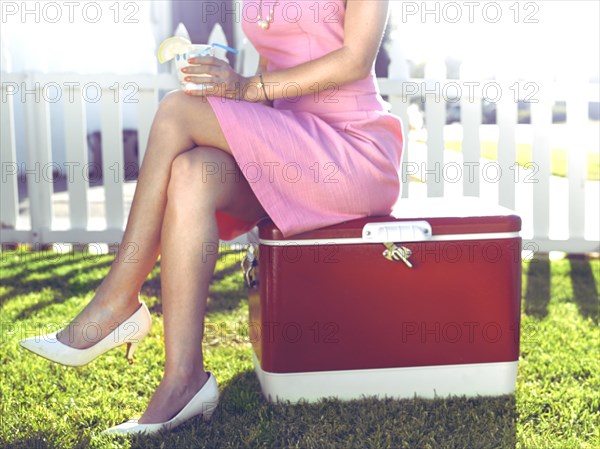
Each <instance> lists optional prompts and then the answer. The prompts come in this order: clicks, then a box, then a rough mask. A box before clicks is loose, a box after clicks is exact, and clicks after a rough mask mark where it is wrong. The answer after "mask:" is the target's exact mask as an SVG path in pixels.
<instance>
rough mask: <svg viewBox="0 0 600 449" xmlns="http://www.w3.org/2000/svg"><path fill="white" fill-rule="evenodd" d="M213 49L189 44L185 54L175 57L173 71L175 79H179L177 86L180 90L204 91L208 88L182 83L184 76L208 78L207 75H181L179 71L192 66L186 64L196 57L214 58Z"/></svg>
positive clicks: (209, 46) (207, 46)
mask: <svg viewBox="0 0 600 449" xmlns="http://www.w3.org/2000/svg"><path fill="white" fill-rule="evenodd" d="M214 54H215V52H214V48H213V46H212V45H206V44H191V45H188V47H187V49H186V51H185V53H179V54H177V55H175V69H176V70H177V77H178V78H179V84H180V86H181V89H183V90H204V89H206V88H207V87H208V86H205V85H202V84H196V83H190V82H186V81H184V78H185V77H186V76H194V77H202V76H206V77H210V75H208V74H201V73H194V74H192V75H190V74H189V73H183V72H182V71H181V69H182V68H184V67H188V66H193V64H190V63H189V62H188V59H189V58H193V57H197V56H214Z"/></svg>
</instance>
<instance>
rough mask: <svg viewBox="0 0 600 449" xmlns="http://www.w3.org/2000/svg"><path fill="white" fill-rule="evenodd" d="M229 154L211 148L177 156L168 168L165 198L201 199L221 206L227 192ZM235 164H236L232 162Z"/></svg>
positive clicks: (196, 149) (197, 149)
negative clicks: (185, 197)
mask: <svg viewBox="0 0 600 449" xmlns="http://www.w3.org/2000/svg"><path fill="white" fill-rule="evenodd" d="M228 159H232V158H231V156H229V155H228V154H226V153H224V152H222V151H220V150H217V149H214V148H200V147H199V148H194V149H192V150H190V151H186V152H184V153H181V154H180V155H178V156H177V157H176V158H175V159H174V160H173V163H172V164H171V177H170V180H169V186H168V191H167V195H168V196H171V197H173V196H177V197H181V196H182V195H189V194H191V195H201V196H202V197H203V198H206V199H210V200H212V201H214V202H215V206H217V205H218V204H220V203H221V202H222V200H223V198H222V197H223V196H224V195H225V194H226V190H227V187H226V186H227V176H224V175H226V174H227V170H228V167H229V166H230V165H231V163H232V162H233V161H229V160H228ZM233 164H235V162H233Z"/></svg>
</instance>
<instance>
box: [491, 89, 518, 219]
mask: <svg viewBox="0 0 600 449" xmlns="http://www.w3.org/2000/svg"><path fill="white" fill-rule="evenodd" d="M502 90H503V92H502V94H501V95H502V96H501V98H500V100H499V101H498V102H497V104H496V106H497V122H498V129H499V136H498V165H499V167H500V169H501V170H502V172H501V175H500V180H499V184H498V203H499V204H500V205H501V206H504V207H508V208H509V209H514V208H515V182H514V181H515V177H514V169H515V168H514V164H515V161H516V160H517V142H516V126H517V112H518V110H517V103H516V102H515V101H514V98H511V95H510V90H508V88H504V86H503V89H502Z"/></svg>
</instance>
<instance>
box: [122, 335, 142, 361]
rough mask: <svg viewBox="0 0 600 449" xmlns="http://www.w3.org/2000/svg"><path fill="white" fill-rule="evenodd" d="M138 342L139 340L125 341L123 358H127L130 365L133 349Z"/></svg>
mask: <svg viewBox="0 0 600 449" xmlns="http://www.w3.org/2000/svg"><path fill="white" fill-rule="evenodd" d="M139 344H140V341H139V340H137V341H128V342H127V349H126V351H125V358H126V359H127V361H128V362H129V364H130V365H133V353H134V352H135V350H136V349H137V347H138V345H139Z"/></svg>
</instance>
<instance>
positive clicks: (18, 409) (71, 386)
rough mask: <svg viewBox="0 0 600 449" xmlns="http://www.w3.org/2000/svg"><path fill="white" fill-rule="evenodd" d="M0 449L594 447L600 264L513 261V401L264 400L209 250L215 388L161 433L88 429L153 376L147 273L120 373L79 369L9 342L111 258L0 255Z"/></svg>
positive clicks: (70, 303) (112, 367)
mask: <svg viewBox="0 0 600 449" xmlns="http://www.w3.org/2000/svg"><path fill="white" fill-rule="evenodd" d="M0 256H1V257H0V259H1V260H0V267H1V270H2V271H1V284H0V285H1V286H0V307H1V309H0V324H1V326H2V333H1V336H2V347H1V350H0V351H1V352H0V356H1V360H2V363H1V364H0V375H1V379H2V382H1V384H0V402H1V406H2V409H1V410H0V412H1V414H0V416H1V418H0V447H5V448H23V449H34V448H85V447H92V448H192V447H193V448H268V449H276V448H318V449H321V448H323V449H325V448H340V449H350V448H417V449H434V448H448V449H456V448H468V449H475V448H485V449H488V448H502V449H504V448H527V449H560V448H565V449H566V448H568V449H571V448H589V449H592V448H598V447H600V430H599V429H600V426H598V423H599V422H600V394H599V393H598V392H599V391H600V357H599V354H600V352H599V351H600V348H599V343H600V331H599V328H598V307H599V305H598V304H599V302H598V285H599V283H600V273H599V271H600V261H599V260H588V259H584V258H568V259H562V260H552V261H551V260H550V259H549V258H548V257H544V256H538V257H537V258H536V259H535V260H532V261H524V262H523V281H524V282H523V315H522V342H521V363H520V365H519V376H518V385H517V391H516V394H515V395H514V396H513V395H511V396H506V397H497V398H474V399H466V398H450V399H437V400H421V399H410V400H401V401H398V400H374V399H363V400H360V401H352V402H340V401H336V400H325V401H322V402H320V403H316V404H299V405H293V404H277V405H272V404H269V403H267V402H266V401H265V400H264V399H263V398H262V396H261V394H260V389H259V385H258V382H257V380H256V377H255V375H254V373H253V367H252V361H251V353H250V344H249V342H248V336H247V335H246V334H245V332H244V330H243V329H244V326H243V323H244V322H245V320H246V319H247V314H248V305H247V301H246V300H245V293H246V292H245V289H244V286H243V283H242V278H241V275H240V272H239V269H238V265H239V260H240V254H239V253H226V252H223V253H222V254H221V257H220V260H219V262H218V266H217V272H216V274H215V282H214V284H213V287H212V290H211V295H210V299H209V312H208V316H207V328H206V330H207V332H206V335H205V359H206V365H207V368H208V369H209V370H210V371H212V372H214V373H215V375H216V377H217V379H218V381H219V385H220V389H221V391H222V401H221V403H220V405H219V408H218V409H217V411H216V413H215V415H214V416H213V420H212V422H211V423H210V424H207V423H204V422H202V421H201V420H199V419H197V420H192V421H191V422H189V423H186V424H185V425H183V426H181V427H179V428H178V429H177V430H176V431H174V432H171V433H170V434H165V435H163V436H161V437H136V438H129V439H116V440H115V439H108V438H106V437H99V436H98V435H97V434H98V433H99V432H100V431H101V430H103V429H105V428H107V427H110V426H112V425H114V424H117V423H120V422H122V421H124V420H126V419H128V418H130V417H134V416H139V414H140V412H141V411H143V409H144V407H145V405H146V403H147V401H148V399H149V397H150V395H151V393H152V391H153V390H154V388H155V387H156V385H157V384H158V382H159V380H160V376H161V373H162V364H163V349H164V347H163V342H162V334H163V328H162V322H161V320H160V315H161V304H160V300H159V297H160V284H159V278H158V275H159V265H157V268H156V269H155V271H154V272H153V273H152V275H151V276H150V278H149V279H148V281H147V282H146V284H145V285H144V288H143V291H142V293H143V299H144V301H146V303H147V304H148V306H149V307H150V309H151V312H152V314H153V316H154V317H155V318H156V319H155V320H154V324H153V327H152V331H151V333H150V335H149V336H148V337H147V338H146V339H145V340H144V341H143V342H142V344H141V345H140V348H139V349H138V351H137V352H136V363H135V364H133V365H131V366H130V365H128V364H127V362H126V360H125V358H124V348H118V349H115V350H113V351H111V352H109V353H107V354H105V355H103V356H102V357H100V358H98V359H97V360H95V361H94V362H92V363H90V364H89V365H87V366H84V367H81V368H68V367H63V366H60V365H57V364H53V363H51V362H48V361H46V360H45V359H42V358H39V357H36V356H34V355H32V354H31V353H28V352H26V351H25V350H23V349H22V348H21V347H20V346H19V345H18V341H19V339H21V338H23V337H25V336H29V335H37V334H39V333H41V332H44V333H46V332H50V331H52V330H55V329H57V328H59V327H62V326H63V325H64V324H66V322H67V321H68V319H69V318H70V317H73V316H74V315H75V314H76V313H77V311H78V310H79V309H81V308H82V307H83V306H84V305H85V304H86V302H87V301H88V300H89V299H90V298H91V297H92V295H93V292H94V289H95V287H96V286H97V285H98V284H99V282H100V280H101V279H102V277H103V276H104V275H105V274H106V272H107V270H108V268H109V266H110V263H111V260H112V257H111V256H90V255H87V254H84V253H81V252H75V253H70V254H52V253H48V252H47V253H35V252H27V251H20V252H3V253H0Z"/></svg>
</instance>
